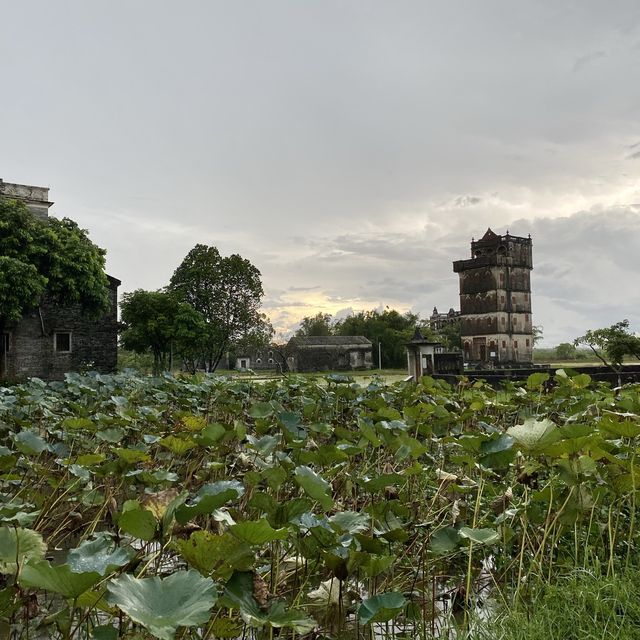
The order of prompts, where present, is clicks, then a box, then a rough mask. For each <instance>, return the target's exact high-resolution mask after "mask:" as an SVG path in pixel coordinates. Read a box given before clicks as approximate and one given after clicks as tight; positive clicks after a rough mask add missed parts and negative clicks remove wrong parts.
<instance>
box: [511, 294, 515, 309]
mask: <svg viewBox="0 0 640 640" xmlns="http://www.w3.org/2000/svg"><path fill="white" fill-rule="evenodd" d="M511 306H512V307H515V306H516V297H515V296H511Z"/></svg>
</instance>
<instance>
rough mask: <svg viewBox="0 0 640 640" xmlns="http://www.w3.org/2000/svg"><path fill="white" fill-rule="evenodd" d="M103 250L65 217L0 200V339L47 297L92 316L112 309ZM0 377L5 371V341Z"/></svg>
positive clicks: (0, 360)
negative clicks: (43, 214)
mask: <svg viewBox="0 0 640 640" xmlns="http://www.w3.org/2000/svg"><path fill="white" fill-rule="evenodd" d="M104 258H105V251H104V250H103V249H101V248H100V247H98V246H96V245H95V244H93V242H91V240H89V237H88V235H87V232H86V231H85V230H83V229H81V228H80V227H78V225H77V224H76V223H75V222H73V221H72V220H69V219H67V218H64V219H62V220H58V219H57V218H51V217H49V218H45V219H41V218H37V217H35V216H34V215H32V214H31V213H30V212H29V210H28V209H27V207H26V206H25V205H24V204H23V203H22V202H19V201H16V200H10V199H6V198H0V336H2V335H3V334H4V332H5V331H6V329H8V328H10V327H11V326H12V325H14V324H15V323H17V322H18V321H19V320H20V318H22V316H23V315H24V314H25V313H26V312H28V311H32V310H34V309H37V308H38V307H39V306H40V305H41V304H42V302H43V299H44V297H45V296H47V297H48V299H50V300H51V301H52V302H54V303H57V304H61V305H72V304H78V305H80V307H81V309H82V310H83V311H84V312H85V313H87V314H89V315H91V316H94V317H97V316H99V315H100V314H102V313H104V312H106V311H107V310H108V309H109V288H108V284H109V283H108V280H107V276H106V274H105V272H104V262H105V260H104ZM1 343H2V344H1V349H0V375H1V374H2V373H4V370H5V358H6V353H5V342H4V339H2V341H1Z"/></svg>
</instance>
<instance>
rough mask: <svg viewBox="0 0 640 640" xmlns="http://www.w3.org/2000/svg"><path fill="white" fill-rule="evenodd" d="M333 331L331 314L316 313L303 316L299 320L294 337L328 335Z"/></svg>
mask: <svg viewBox="0 0 640 640" xmlns="http://www.w3.org/2000/svg"><path fill="white" fill-rule="evenodd" d="M332 333H333V327H332V326H331V314H329V313H322V311H320V312H318V313H316V315H315V316H305V317H304V318H302V320H301V321H300V328H299V329H298V330H297V331H296V337H298V338H302V337H305V336H330V335H332Z"/></svg>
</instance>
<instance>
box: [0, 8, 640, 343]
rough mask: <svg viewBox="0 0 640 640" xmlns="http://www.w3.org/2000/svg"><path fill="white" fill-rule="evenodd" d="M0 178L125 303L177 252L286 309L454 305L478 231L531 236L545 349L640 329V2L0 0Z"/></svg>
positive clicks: (286, 324) (271, 306)
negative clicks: (32, 196) (82, 246)
mask: <svg viewBox="0 0 640 640" xmlns="http://www.w3.org/2000/svg"><path fill="white" fill-rule="evenodd" d="M0 5H1V10H0V16H1V20H2V27H1V29H0V32H1V35H0V62H1V64H2V76H1V80H0V177H2V178H3V179H4V180H5V181H7V182H22V183H26V184H36V185H44V186H49V187H50V188H51V192H50V196H51V199H52V200H53V201H55V203H56V204H55V206H54V207H53V208H52V210H51V213H52V214H53V215H56V216H58V217H62V216H68V217H71V218H74V219H75V220H77V221H78V222H79V223H80V224H81V225H82V226H83V227H86V228H88V229H89V230H90V232H91V237H92V239H93V240H94V241H95V242H97V243H98V244H100V245H101V246H103V247H105V248H106V249H107V250H108V259H107V262H108V270H109V272H110V273H111V274H113V275H114V276H116V277H118V278H120V279H121V280H122V289H121V290H122V291H132V290H133V289H136V288H140V287H142V288H147V289H155V288H159V287H162V286H164V285H165V284H166V283H167V282H168V280H169V278H170V276H171V274H172V272H173V270H174V269H175V268H176V266H177V265H178V264H179V263H180V261H181V260H182V258H183V257H184V255H185V254H186V253H187V252H188V251H189V250H190V249H191V248H192V247H193V245H194V244H196V243H205V244H211V245H215V246H217V247H218V249H219V250H220V251H221V253H223V254H229V253H240V254H241V255H242V256H243V257H246V258H249V259H250V260H251V261H252V262H253V263H254V264H255V265H256V266H257V267H258V268H259V269H260V271H261V272H262V276H263V284H264V287H265V291H266V296H265V308H266V311H267V313H268V314H269V316H270V317H271V320H272V322H273V324H274V326H275V327H276V328H277V329H278V330H279V331H280V332H281V333H286V332H287V331H291V330H292V329H293V328H295V325H296V323H297V322H298V321H299V320H300V319H301V318H302V317H303V316H305V315H310V314H314V313H316V312H317V311H320V310H322V311H326V312H330V313H333V314H338V315H339V316H342V315H344V314H346V313H348V311H349V310H360V309H371V308H374V307H380V306H386V305H388V306H389V307H392V308H397V309H401V310H408V309H411V310H413V311H416V312H419V313H420V314H421V315H423V316H427V315H429V314H430V313H431V309H432V308H433V306H434V305H437V306H438V308H439V309H440V310H445V311H446V310H447V309H448V308H449V307H452V306H453V307H456V308H458V306H459V305H458V282H457V277H456V275H455V274H454V273H453V272H452V266H451V262H452V261H453V260H455V259H461V258H466V257H467V256H468V255H469V242H470V241H471V238H472V237H473V236H475V237H476V238H477V237H479V236H481V235H482V234H483V233H484V231H485V230H486V228H487V226H491V227H492V228H493V230H494V231H496V232H498V233H504V232H505V231H506V230H507V229H508V230H509V231H510V232H511V233H512V234H514V235H524V236H526V235H527V234H529V233H530V234H531V236H532V238H533V252H534V253H533V256H534V271H533V279H532V284H533V296H532V303H533V320H534V324H538V325H542V326H543V327H544V336H545V344H547V345H550V346H552V345H555V344H557V343H558V342H561V341H565V340H570V339H573V338H574V337H576V336H577V335H579V334H581V333H582V332H583V331H584V330H585V329H587V328H593V327H597V326H604V325H607V324H611V323H613V322H615V321H618V320H621V319H623V318H629V319H630V320H631V322H632V324H633V326H634V327H635V328H636V329H640V326H639V325H640V317H639V313H638V312H639V311H640V286H639V283H640V182H639V177H640V2H638V0H629V1H625V0H608V1H605V0H601V1H597V2H596V1H589V0H574V1H572V2H569V1H563V0H550V1H545V0H531V1H530V2H526V1H525V0H502V1H497V0H468V1H465V2H463V1H456V0H443V1H442V2H430V1H428V0H416V1H409V0H386V1H379V0H341V1H337V0H251V1H249V0H248V1H243V0H228V1H224V2H223V1H216V0H201V1H191V0H186V1H182V2H178V1H177V0H174V1H172V2H168V1H166V0H148V1H142V0H140V1H136V0H127V1H124V0H109V1H108V2H106V1H98V0H93V1H87V0H76V1H69V0H57V1H56V2H52V1H51V0H42V1H40V2H35V1H31V0H20V2H14V1H11V0H4V1H2V2H0Z"/></svg>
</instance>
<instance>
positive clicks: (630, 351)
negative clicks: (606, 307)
mask: <svg viewBox="0 0 640 640" xmlns="http://www.w3.org/2000/svg"><path fill="white" fill-rule="evenodd" d="M573 344H574V345H575V346H576V347H580V346H586V347H588V348H589V349H591V351H592V353H593V354H594V355H595V356H596V358H598V360H600V361H601V362H602V363H603V364H605V365H606V366H608V367H610V368H611V369H613V370H614V371H617V372H620V370H621V367H622V362H623V360H624V357H625V356H632V357H634V358H636V359H637V360H640V337H638V336H636V335H635V334H634V333H632V332H631V330H630V329H629V321H628V320H622V321H621V322H616V323H615V324H612V325H611V326H610V327H605V328H603V329H590V330H589V331H587V332H586V333H585V334H584V335H582V336H580V337H579V338H576V339H575V340H574V342H573Z"/></svg>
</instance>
